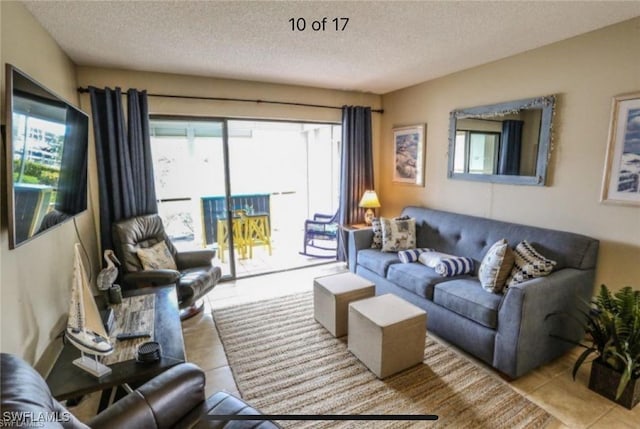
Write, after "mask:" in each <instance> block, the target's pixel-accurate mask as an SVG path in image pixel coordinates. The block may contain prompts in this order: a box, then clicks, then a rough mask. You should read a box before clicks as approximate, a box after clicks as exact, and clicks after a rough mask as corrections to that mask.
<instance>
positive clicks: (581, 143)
mask: <svg viewBox="0 0 640 429" xmlns="http://www.w3.org/2000/svg"><path fill="white" fill-rule="evenodd" d="M639 44H640V19H634V20H630V21H626V22H623V23H620V24H617V25H614V26H611V27H607V28H604V29H601V30H598V31H595V32H591V33H587V34H584V35H581V36H578V37H575V38H572V39H568V40H566V41H562V42H558V43H555V44H552V45H549V46H546V47H543V48H539V49H535V50H532V51H529V52H526V53H523V54H520V55H516V56H513V57H509V58H506V59H504V60H501V61H497V62H493V63H490V64H486V65H483V66H480V67H476V68H473V69H469V70H465V71H462V72H459V73H455V74H452V75H449V76H446V77H443V78H439V79H435V80H432V81H428V82H424V83H422V84H419V85H416V86H413V87H409V88H405V89H402V90H399V91H395V92H392V93H388V94H385V95H383V107H384V109H385V113H384V115H383V118H382V129H381V136H380V139H381V141H382V146H381V147H382V152H381V153H380V154H379V157H380V159H381V160H382V162H381V163H380V169H379V170H378V177H379V180H378V181H377V182H376V183H377V184H378V191H379V193H380V194H379V195H380V200H381V204H382V214H383V215H387V216H392V215H395V214H396V213H399V212H400V210H401V208H402V207H403V206H405V205H408V204H418V205H424V206H428V207H431V208H436V209H442V210H450V211H455V212H460V213H465V214H471V215H477V216H484V217H489V218H493V219H500V220H506V221H512V222H519V223H524V224H530V225H536V226H542V227H547V228H553V229H560V230H567V231H573V232H577V233H582V234H586V235H589V236H592V237H595V238H598V239H600V240H601V245H600V254H599V263H598V269H597V277H596V285H599V284H601V283H606V284H607V285H608V286H610V287H611V288H613V289H619V288H621V287H623V286H625V285H632V286H635V287H639V286H640V207H630V206H618V205H611V204H602V203H600V202H599V200H600V191H601V183H602V177H603V173H604V163H605V153H606V145H607V136H608V128H609V118H610V111H611V102H612V97H613V96H615V95H618V94H624V93H629V92H634V91H639V90H640V62H639V61H638V55H637V54H638V51H637V47H638V46H639ZM548 94H556V95H557V96H558V99H557V104H556V116H555V118H554V130H553V135H554V140H553V148H552V152H551V158H550V164H549V174H548V186H545V187H537V186H515V185H503V184H491V183H474V182H469V181H461V180H452V179H448V178H447V151H448V130H449V112H450V111H451V110H454V109H457V108H465V107H473V106H479V105H484V104H492V103H498V102H503V101H510V100H517V99H521V98H528V97H535V96H542V95H548ZM418 123H426V124H427V133H426V148H427V149H426V182H425V183H426V186H425V187H412V186H406V185H405V186H403V185H400V184H393V183H392V182H391V178H392V172H393V145H392V129H393V128H394V127H396V126H403V125H411V124H418Z"/></svg>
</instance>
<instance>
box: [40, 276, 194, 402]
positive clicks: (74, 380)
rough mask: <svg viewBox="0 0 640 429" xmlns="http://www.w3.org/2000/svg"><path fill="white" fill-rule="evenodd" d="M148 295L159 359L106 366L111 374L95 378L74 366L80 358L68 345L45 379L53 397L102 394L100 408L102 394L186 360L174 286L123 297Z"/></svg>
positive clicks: (128, 294)
mask: <svg viewBox="0 0 640 429" xmlns="http://www.w3.org/2000/svg"><path fill="white" fill-rule="evenodd" d="M150 293H151V294H155V299H156V302H155V315H154V318H155V322H154V341H157V342H158V343H160V347H161V348H162V358H161V359H160V360H159V361H158V362H155V363H151V364H148V363H147V364H141V363H138V362H136V361H135V360H127V361H123V362H118V363H115V364H112V365H109V367H111V369H112V372H111V374H108V375H105V376H104V377H100V378H96V377H94V376H93V375H91V374H89V373H87V372H85V371H83V370H81V369H80V368H78V367H77V366H75V365H74V364H73V360H74V359H76V358H77V357H79V356H80V351H79V350H78V349H76V348H75V347H74V346H72V345H71V344H65V345H64V347H63V349H62V352H61V353H60V355H59V356H58V359H57V360H56V362H55V364H54V365H53V368H52V369H51V371H50V372H49V375H48V376H47V379H46V381H47V384H48V385H49V389H50V390H51V394H52V395H53V396H54V398H56V399H57V400H59V401H62V400H65V399H71V398H77V397H80V396H83V395H86V394H88V393H92V392H97V391H103V400H101V407H102V406H103V402H104V399H105V395H104V394H105V393H107V392H110V390H111V389H112V388H114V387H118V386H123V385H126V384H129V383H143V382H145V381H148V380H150V379H152V378H153V377H155V376H156V375H158V374H160V373H161V372H164V371H166V370H167V369H168V368H171V367H172V366H175V365H177V364H179V363H182V362H185V361H186V358H185V353H184V340H183V338H182V325H181V323H180V313H179V310H178V297H177V294H176V289H175V285H170V286H159V287H153V288H144V289H136V290H130V291H126V292H125V293H124V296H134V295H144V294H150ZM115 346H116V347H117V346H118V345H117V344H116V345H115Z"/></svg>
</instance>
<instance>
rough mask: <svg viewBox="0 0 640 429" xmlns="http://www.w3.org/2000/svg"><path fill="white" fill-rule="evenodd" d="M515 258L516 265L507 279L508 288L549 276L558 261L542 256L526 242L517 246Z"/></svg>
mask: <svg viewBox="0 0 640 429" xmlns="http://www.w3.org/2000/svg"><path fill="white" fill-rule="evenodd" d="M514 256H515V263H514V265H513V268H512V269H511V273H510V274H509V278H508V279H507V287H511V286H515V285H517V284H518V283H522V282H525V281H527V280H530V279H535V278H537V277H544V276H546V275H549V274H550V273H551V271H553V267H555V265H556V261H552V260H551V259H547V258H545V257H544V256H542V255H541V254H540V253H538V252H537V251H536V250H535V249H534V248H533V247H532V246H531V244H529V242H528V241H526V240H524V241H522V242H521V243H520V244H518V245H517V246H516V248H515V250H514Z"/></svg>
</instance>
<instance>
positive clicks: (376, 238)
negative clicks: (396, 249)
mask: <svg viewBox="0 0 640 429" xmlns="http://www.w3.org/2000/svg"><path fill="white" fill-rule="evenodd" d="M371 229H373V241H372V242H371V248H372V249H382V225H381V224H380V218H377V217H376V218H373V220H372V221H371Z"/></svg>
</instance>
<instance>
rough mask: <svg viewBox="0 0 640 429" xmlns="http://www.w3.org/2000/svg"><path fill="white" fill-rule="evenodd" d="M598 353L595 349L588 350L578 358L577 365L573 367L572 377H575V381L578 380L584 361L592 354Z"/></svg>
mask: <svg viewBox="0 0 640 429" xmlns="http://www.w3.org/2000/svg"><path fill="white" fill-rule="evenodd" d="M595 351H596V349H594V348H588V349H587V350H585V351H583V352H582V353H580V356H579V357H578V360H576V363H575V364H574V365H573V372H572V374H571V375H573V380H574V381H575V379H576V374H577V373H578V370H579V369H580V367H581V366H582V364H583V363H584V360H585V359H586V358H587V357H588V356H589V355H590V354H591V353H594V352H595Z"/></svg>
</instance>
